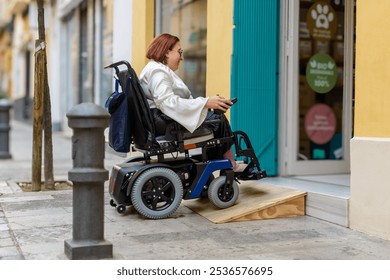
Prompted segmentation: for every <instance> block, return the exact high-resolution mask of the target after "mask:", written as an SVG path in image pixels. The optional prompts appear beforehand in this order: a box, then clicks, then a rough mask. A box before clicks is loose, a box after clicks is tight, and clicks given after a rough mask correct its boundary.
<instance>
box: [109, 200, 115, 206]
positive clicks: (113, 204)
mask: <svg viewBox="0 0 390 280" xmlns="http://www.w3.org/2000/svg"><path fill="white" fill-rule="evenodd" d="M110 205H111V206H112V207H116V203H115V201H114V200H113V199H110Z"/></svg>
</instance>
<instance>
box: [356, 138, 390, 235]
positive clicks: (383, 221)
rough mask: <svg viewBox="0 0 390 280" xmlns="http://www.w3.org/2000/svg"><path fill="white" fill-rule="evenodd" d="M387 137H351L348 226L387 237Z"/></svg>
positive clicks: (389, 195)
mask: <svg viewBox="0 0 390 280" xmlns="http://www.w3.org/2000/svg"><path fill="white" fill-rule="evenodd" d="M389 155H390V139H389V138H363V137H354V138H353V139H352V140H351V198H350V202H349V209H350V211H349V220H350V225H349V226H350V228H352V229H355V230H358V231H361V232H365V233H368V234H372V235H376V236H379V237H381V238H384V239H387V240H390V220H389V217H390V172H389V171H390V161H389V160H388V157H389Z"/></svg>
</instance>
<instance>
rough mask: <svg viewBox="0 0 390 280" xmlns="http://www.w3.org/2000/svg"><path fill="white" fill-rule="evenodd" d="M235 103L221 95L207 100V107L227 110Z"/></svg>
mask: <svg viewBox="0 0 390 280" xmlns="http://www.w3.org/2000/svg"><path fill="white" fill-rule="evenodd" d="M232 104H233V103H232V102H231V101H230V100H229V99H225V98H224V97H221V96H218V95H217V96H213V97H209V99H208V100H207V102H206V105H205V107H206V108H208V109H214V110H221V111H222V112H226V111H227V110H228V109H229V108H230V106H231V105H232Z"/></svg>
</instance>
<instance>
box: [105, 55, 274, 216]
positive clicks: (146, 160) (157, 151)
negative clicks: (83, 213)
mask: <svg viewBox="0 0 390 280" xmlns="http://www.w3.org/2000/svg"><path fill="white" fill-rule="evenodd" d="M121 65H125V66H126V67H127V69H125V70H122V71H120V70H119V66H121ZM105 68H114V69H115V72H116V75H117V77H118V79H119V81H120V84H121V87H122V89H123V91H124V92H125V94H127V95H128V99H129V100H130V101H129V102H130V103H131V104H130V103H129V106H134V104H136V106H138V105H137V104H144V105H145V104H146V105H147V101H146V97H145V96H144V94H143V92H142V88H141V87H140V84H139V80H138V77H137V75H136V74H135V71H134V69H133V68H132V67H131V65H130V64H129V63H128V62H127V61H119V62H116V63H113V64H111V65H109V66H106V67H105ZM127 79H131V84H132V86H131V87H130V88H124V86H125V85H126V81H127ZM132 98H133V99H132ZM134 98H135V101H134ZM133 103H134V104H133ZM146 105H145V106H143V107H144V108H145V109H144V110H143V111H142V110H141V111H142V112H141V115H143V116H142V118H143V119H144V118H146V119H150V118H151V113H150V109H149V107H148V106H146ZM135 109H137V108H135ZM138 115H139V114H138ZM140 121H141V120H140ZM148 125H149V126H150V131H148V135H150V134H151V135H152V137H151V138H152V139H150V137H148V141H149V140H151V141H152V144H150V143H148V144H145V143H144V142H145V141H144V142H143V143H140V141H139V140H138V139H139V138H137V137H136V136H135V132H133V135H132V148H133V150H134V151H139V152H141V153H142V154H143V156H140V157H131V158H129V159H127V160H126V161H124V162H123V163H120V164H116V165H115V166H114V167H113V168H112V170H111V174H110V180H109V186H108V191H109V194H110V196H111V200H110V205H111V206H113V207H115V208H116V210H117V212H118V213H124V212H125V211H126V207H127V206H130V205H133V206H134V208H135V209H136V211H137V212H138V213H139V214H141V215H142V216H144V217H146V218H149V219H162V218H167V217H169V216H170V215H172V214H173V213H174V212H175V211H176V210H177V208H178V207H179V206H180V203H181V201H182V200H183V199H184V200H186V199H195V198H200V197H208V198H209V200H210V201H211V203H212V204H213V205H215V206H216V207H218V208H227V207H230V206H232V205H234V204H235V202H236V201H237V199H238V195H239V188H238V184H239V180H259V179H262V178H264V177H266V176H267V175H266V172H265V171H264V170H261V168H260V164H259V161H258V159H257V157H256V155H255V153H254V151H253V147H252V145H251V142H250V140H249V137H248V136H247V134H245V133H244V132H242V131H234V132H233V137H227V138H212V139H207V140H204V141H200V142H195V143H193V142H191V143H189V144H188V143H187V144H186V140H185V139H184V138H183V133H182V132H183V128H182V127H181V126H180V124H178V123H176V122H174V129H173V133H172V134H173V135H175V137H176V138H175V139H173V140H172V139H170V140H169V141H166V140H165V139H157V138H156V137H154V131H153V130H154V124H153V122H151V123H148ZM148 125H146V126H148ZM137 133H140V132H139V131H137ZM160 138H161V137H160ZM227 142H230V143H233V144H234V145H235V150H236V157H244V158H245V159H246V162H247V163H248V166H247V167H246V169H245V170H244V171H243V172H241V173H234V171H233V169H232V165H231V162H230V160H228V159H218V160H209V158H208V153H207V151H208V149H209V148H212V147H216V146H218V145H221V144H224V143H227ZM193 149H200V150H201V154H199V153H198V154H190V151H191V150H193ZM173 153H177V155H179V154H180V156H177V157H174V156H171V157H167V156H166V155H167V154H172V155H173ZM216 172H219V176H217V177H215V175H216V174H217V173H216Z"/></svg>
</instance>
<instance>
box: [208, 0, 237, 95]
mask: <svg viewBox="0 0 390 280" xmlns="http://www.w3.org/2000/svg"><path fill="white" fill-rule="evenodd" d="M232 45H233V0H213V1H207V76H206V94H207V95H208V96H213V95H216V94H217V93H218V94H219V95H221V96H224V97H226V98H230V73H231V71H230V68H231V56H232Z"/></svg>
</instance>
